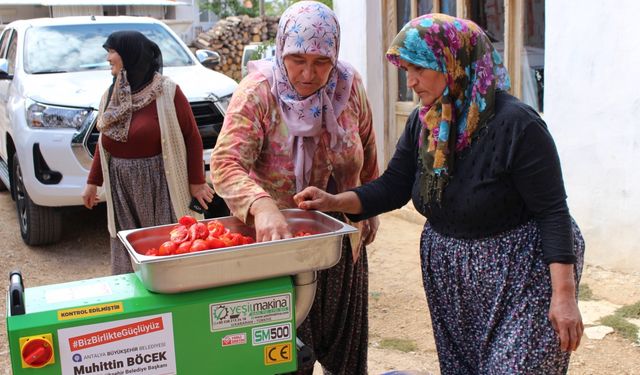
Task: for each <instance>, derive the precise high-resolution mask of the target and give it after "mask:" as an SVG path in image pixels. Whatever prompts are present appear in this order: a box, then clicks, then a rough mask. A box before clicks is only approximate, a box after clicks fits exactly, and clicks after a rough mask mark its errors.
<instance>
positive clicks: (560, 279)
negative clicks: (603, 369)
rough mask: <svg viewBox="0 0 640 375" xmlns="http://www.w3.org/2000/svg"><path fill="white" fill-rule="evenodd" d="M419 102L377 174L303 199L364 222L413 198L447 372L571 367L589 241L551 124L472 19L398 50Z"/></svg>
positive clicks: (424, 34) (430, 26) (437, 28)
mask: <svg viewBox="0 0 640 375" xmlns="http://www.w3.org/2000/svg"><path fill="white" fill-rule="evenodd" d="M387 58H388V60H389V61H390V62H391V63H393V64H394V65H396V66H398V67H399V68H401V69H403V70H405V71H406V72H407V79H408V84H409V86H410V87H411V88H412V89H413V90H414V91H415V92H416V94H417V95H418V96H419V97H420V100H421V106H420V107H419V108H416V110H414V112H413V113H412V114H411V116H410V118H409V119H408V121H407V126H406V128H405V131H404V133H403V135H402V136H401V138H400V140H399V142H398V145H397V149H396V152H395V155H394V157H393V159H392V160H391V161H390V163H389V166H388V168H387V170H386V171H385V172H384V174H383V175H382V176H381V177H380V178H379V179H377V180H376V181H374V182H372V183H370V184H366V185H363V186H361V187H359V188H356V189H354V190H353V191H350V192H346V193H342V194H338V195H331V194H327V193H325V192H323V191H320V190H318V189H315V188H309V189H307V190H305V191H303V192H301V193H300V194H298V195H296V196H295V197H294V199H295V200H296V202H297V203H298V205H299V207H300V208H305V209H321V210H327V209H328V210H334V211H342V212H346V213H349V214H350V215H348V216H349V217H350V218H351V219H353V220H358V219H364V218H367V217H369V216H371V215H378V214H380V213H382V212H386V211H390V210H393V209H396V208H399V207H402V206H403V205H404V204H406V203H407V201H408V200H409V199H410V198H412V199H413V203H414V205H415V207H416V208H417V210H418V211H419V212H420V213H422V214H423V215H424V216H425V217H426V218H427V223H426V224H425V227H424V231H423V233H422V239H421V245H420V246H421V259H422V272H423V282H424V288H425V292H426V294H427V300H428V303H429V308H430V309H429V310H430V312H431V320H432V323H433V329H434V334H435V338H436V346H437V349H438V356H439V360H440V370H441V373H442V374H523V373H527V374H563V373H566V371H567V367H568V363H569V354H570V351H571V350H575V349H576V348H577V346H578V345H579V343H580V338H581V336H582V331H583V325H582V320H581V317H580V312H579V310H578V306H577V300H576V298H577V285H578V280H579V279H580V273H581V270H582V259H583V253H584V241H583V239H582V236H581V234H580V231H579V229H578V227H577V226H576V224H575V223H574V222H573V220H572V219H571V216H570V215H569V209H568V207H567V204H566V194H565V189H564V185H563V181H562V173H561V170H560V162H559V158H558V154H557V151H556V148H555V146H554V142H553V139H552V138H551V135H550V134H549V132H548V130H547V127H546V125H545V123H544V122H543V121H542V119H541V118H540V117H539V116H538V114H537V113H536V112H535V111H534V110H532V109H531V108H530V107H528V106H526V105H525V104H523V103H521V102H520V101H519V100H518V99H516V98H514V97H513V96H511V95H509V94H508V93H507V92H506V91H504V90H507V89H508V88H509V79H508V76H507V72H506V70H505V68H504V66H503V65H502V62H501V58H500V55H499V54H498V53H497V52H496V50H495V49H494V48H493V46H492V45H491V42H490V40H489V39H488V37H487V36H486V35H485V34H484V32H483V31H482V30H481V29H480V28H479V27H478V26H477V25H476V24H474V23H473V22H471V21H468V20H463V19H459V18H454V17H450V16H447V15H442V14H429V15H425V16H421V17H419V18H416V19H414V20H411V21H410V22H409V23H407V24H406V25H405V26H404V27H403V29H402V30H401V31H400V33H399V34H398V35H397V36H396V38H395V39H394V41H393V43H392V45H391V47H390V48H389V50H388V51H387Z"/></svg>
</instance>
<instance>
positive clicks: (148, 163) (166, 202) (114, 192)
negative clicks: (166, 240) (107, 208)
mask: <svg viewBox="0 0 640 375" xmlns="http://www.w3.org/2000/svg"><path fill="white" fill-rule="evenodd" d="M109 179H110V182H111V198H112V201H113V211H114V214H115V224H116V230H117V231H121V230H125V229H137V228H145V227H153V226H156V225H165V224H171V223H175V222H176V216H175V214H174V213H173V207H172V206H171V198H170V197H169V187H168V185H167V179H166V178H165V176H164V163H163V161H162V154H159V155H156V156H152V157H149V158H140V159H123V158H116V157H113V156H112V157H111V158H109ZM130 272H133V268H132V267H131V259H130V258H129V254H128V253H127V249H126V248H125V247H124V245H123V244H122V242H120V240H119V239H118V238H111V273H112V274H113V275H119V274H123V273H130Z"/></svg>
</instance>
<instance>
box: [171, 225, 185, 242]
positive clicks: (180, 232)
mask: <svg viewBox="0 0 640 375" xmlns="http://www.w3.org/2000/svg"><path fill="white" fill-rule="evenodd" d="M169 238H170V239H171V241H173V242H175V243H178V244H179V243H182V242H184V241H187V240H188V239H189V230H188V229H187V227H185V226H184V225H182V224H180V225H176V227H175V228H173V229H172V230H171V232H169Z"/></svg>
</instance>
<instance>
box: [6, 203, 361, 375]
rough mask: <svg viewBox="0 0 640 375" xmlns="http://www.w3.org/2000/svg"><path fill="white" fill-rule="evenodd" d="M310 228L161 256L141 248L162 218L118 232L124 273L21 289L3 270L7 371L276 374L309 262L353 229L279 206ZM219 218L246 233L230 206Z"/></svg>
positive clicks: (282, 369) (310, 280) (286, 359)
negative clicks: (125, 257) (127, 266)
mask: <svg viewBox="0 0 640 375" xmlns="http://www.w3.org/2000/svg"><path fill="white" fill-rule="evenodd" d="M282 212H283V214H285V218H286V219H287V222H288V224H289V227H290V229H291V230H292V231H298V230H304V231H309V232H311V233H313V234H312V235H311V236H306V237H299V238H292V239H284V240H278V241H271V242H263V243H255V244H249V245H242V246H237V247H233V248H226V249H216V250H207V251H203V252H198V253H189V254H180V255H174V256H167V257H157V256H155V257H154V256H146V255H143V254H144V253H145V250H146V249H148V248H150V247H154V246H157V245H158V244H160V243H162V242H163V241H164V240H165V239H166V238H167V235H168V232H169V231H170V230H171V229H172V228H173V226H172V225H167V226H158V227H152V228H143V229H136V230H129V231H121V232H119V233H118V237H119V238H120V240H122V242H123V243H124V244H125V247H126V248H127V250H128V251H129V255H130V257H131V262H132V265H133V269H134V271H135V272H134V273H131V274H125V275H118V276H108V277H100V278H94V279H88V280H78V281H73V282H68V283H62V284H54V285H45V286H37V287H31V288H24V285H23V280H22V275H21V274H20V273H19V272H14V273H12V274H11V275H10V288H9V292H8V296H7V331H8V339H9V349H10V358H11V365H12V369H13V374H14V375H23V374H34V375H36V374H37V375H53V374H61V375H81V374H92V375H95V374H100V375H125V374H144V375H166V374H181V375H183V374H184V375H191V374H197V375H199V374H242V375H244V374H251V375H253V374H256V375H260V374H283V373H288V372H292V371H295V370H296V369H297V367H298V362H299V360H300V358H299V357H301V355H300V353H301V352H300V349H301V347H302V345H303V344H302V343H300V342H299V340H297V338H296V328H297V327H298V326H299V324H300V323H301V322H302V321H303V320H304V318H305V317H306V315H307V313H308V311H309V309H310V308H311V305H312V303H313V298H314V294H315V271H317V270H320V269H325V268H329V267H331V266H333V265H335V264H336V263H337V262H338V261H339V259H340V254H341V240H342V237H343V236H344V235H350V234H353V233H355V232H356V229H355V228H353V227H351V226H349V225H347V224H345V223H342V222H340V221H338V220H336V219H334V218H332V217H330V216H328V215H325V214H322V213H319V212H316V211H301V210H296V209H292V210H283V211H282ZM217 220H221V221H223V223H224V225H225V226H226V227H227V228H230V229H232V230H234V231H238V232H244V234H246V235H251V234H252V233H251V228H249V227H247V226H245V225H244V224H242V223H241V222H240V221H238V220H237V219H235V218H233V217H226V218H219V219H217Z"/></svg>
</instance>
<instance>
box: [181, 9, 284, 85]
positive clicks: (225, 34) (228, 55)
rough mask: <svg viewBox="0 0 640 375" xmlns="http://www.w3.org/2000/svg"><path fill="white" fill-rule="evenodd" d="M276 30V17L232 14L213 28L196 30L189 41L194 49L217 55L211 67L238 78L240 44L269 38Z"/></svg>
mask: <svg viewBox="0 0 640 375" xmlns="http://www.w3.org/2000/svg"><path fill="white" fill-rule="evenodd" d="M277 30H278V17H270V16H265V17H255V18H251V17H249V16H246V15H245V16H232V17H227V18H224V19H222V20H220V21H218V22H217V23H216V24H215V25H214V26H213V28H211V29H210V30H208V31H205V32H202V33H200V34H199V35H198V36H197V38H196V40H195V41H194V42H193V46H194V47H195V48H203V49H209V50H212V51H216V52H218V53H219V54H220V64H218V65H217V66H216V67H215V68H214V69H215V70H217V71H219V72H221V73H223V74H225V75H227V76H229V77H231V78H233V79H235V80H236V81H239V80H240V79H241V78H242V73H241V63H242V51H243V49H244V46H245V45H247V44H250V43H256V42H265V41H268V40H272V39H274V38H275V36H276V32H277Z"/></svg>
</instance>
